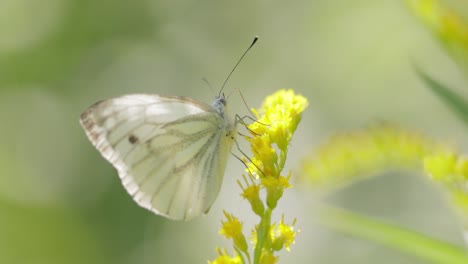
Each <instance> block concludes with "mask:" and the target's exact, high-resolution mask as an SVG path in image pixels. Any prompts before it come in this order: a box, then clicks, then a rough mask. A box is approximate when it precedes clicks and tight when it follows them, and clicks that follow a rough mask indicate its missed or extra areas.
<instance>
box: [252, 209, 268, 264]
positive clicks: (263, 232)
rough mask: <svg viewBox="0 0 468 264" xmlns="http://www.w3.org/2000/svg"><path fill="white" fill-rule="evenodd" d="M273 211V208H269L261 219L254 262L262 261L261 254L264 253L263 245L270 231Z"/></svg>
mask: <svg viewBox="0 0 468 264" xmlns="http://www.w3.org/2000/svg"><path fill="white" fill-rule="evenodd" d="M271 213H272V210H271V209H270V208H267V209H266V210H265V213H264V214H263V216H262V219H261V220H260V224H259V226H258V229H257V244H256V245H255V251H254V264H259V263H260V262H259V261H260V256H261V255H262V250H263V246H264V244H265V241H266V239H267V238H268V235H269V233H270V225H271Z"/></svg>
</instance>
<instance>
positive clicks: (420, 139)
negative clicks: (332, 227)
mask: <svg viewBox="0 0 468 264" xmlns="http://www.w3.org/2000/svg"><path fill="white" fill-rule="evenodd" d="M446 149H448V148H447V147H445V146H443V145H441V144H437V143H436V142H434V141H432V140H431V139H429V138H427V137H424V136H423V135H421V134H419V133H416V132H413V131H408V130H404V129H401V128H398V127H396V126H392V125H388V124H385V125H379V126H375V127H371V128H369V129H365V130H362V131H355V132H349V133H343V134H339V135H334V136H332V137H331V138H330V139H329V140H328V142H326V143H325V144H323V145H322V146H320V147H319V148H318V149H317V150H316V151H314V153H312V155H311V156H309V157H307V158H306V159H305V160H304V162H303V171H304V176H305V177H307V180H308V181H309V182H311V183H312V184H313V186H317V187H324V186H326V187H335V186H339V185H341V184H344V183H347V182H350V181H353V180H355V179H356V178H357V177H364V176H371V175H372V174H375V173H376V172H378V171H381V170H385V169H388V168H390V167H397V168H403V169H412V170H419V171H420V170H421V168H422V162H421V161H422V159H423V158H424V157H426V156H427V155H430V154H432V153H440V152H443V151H445V150H446Z"/></svg>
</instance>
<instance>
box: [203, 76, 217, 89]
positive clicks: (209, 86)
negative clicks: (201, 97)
mask: <svg viewBox="0 0 468 264" xmlns="http://www.w3.org/2000/svg"><path fill="white" fill-rule="evenodd" d="M202 81H203V82H204V83H206V85H208V88H210V90H211V91H212V92H213V93H215V91H214V89H213V86H211V83H210V82H209V81H208V79H206V78H205V77H203V78H202Z"/></svg>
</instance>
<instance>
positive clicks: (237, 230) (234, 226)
mask: <svg viewBox="0 0 468 264" xmlns="http://www.w3.org/2000/svg"><path fill="white" fill-rule="evenodd" d="M224 216H226V220H227V221H222V227H221V230H219V233H220V234H221V235H224V236H225V237H226V238H228V239H229V238H232V240H233V241H234V244H235V245H236V246H237V247H238V248H239V249H240V250H241V251H246V250H247V242H246V240H245V237H244V234H243V233H242V223H241V222H240V221H239V219H237V217H235V216H234V215H232V214H229V213H227V212H226V211H224Z"/></svg>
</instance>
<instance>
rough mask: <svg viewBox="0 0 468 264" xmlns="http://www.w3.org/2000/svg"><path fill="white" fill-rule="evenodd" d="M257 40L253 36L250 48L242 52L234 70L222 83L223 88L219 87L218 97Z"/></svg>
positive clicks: (256, 37)
mask: <svg viewBox="0 0 468 264" xmlns="http://www.w3.org/2000/svg"><path fill="white" fill-rule="evenodd" d="M257 40H258V36H255V37H254V39H253V41H252V43H251V44H250V46H249V47H248V48H247V49H246V50H245V51H244V54H242V56H241V57H240V59H239V60H238V61H237V63H236V65H234V68H232V70H231V72H230V73H229V75H228V76H227V78H226V80H225V81H224V83H223V86H221V90H220V91H219V94H218V96H220V95H221V93H222V91H223V89H224V86H226V83H227V81H228V80H229V78H230V77H231V75H232V73H233V72H234V70H235V69H236V68H237V66H238V65H239V63H240V62H241V61H242V59H243V58H244V57H245V55H246V54H247V52H249V50H250V49H251V48H252V47H253V45H255V43H256V42H257Z"/></svg>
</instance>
